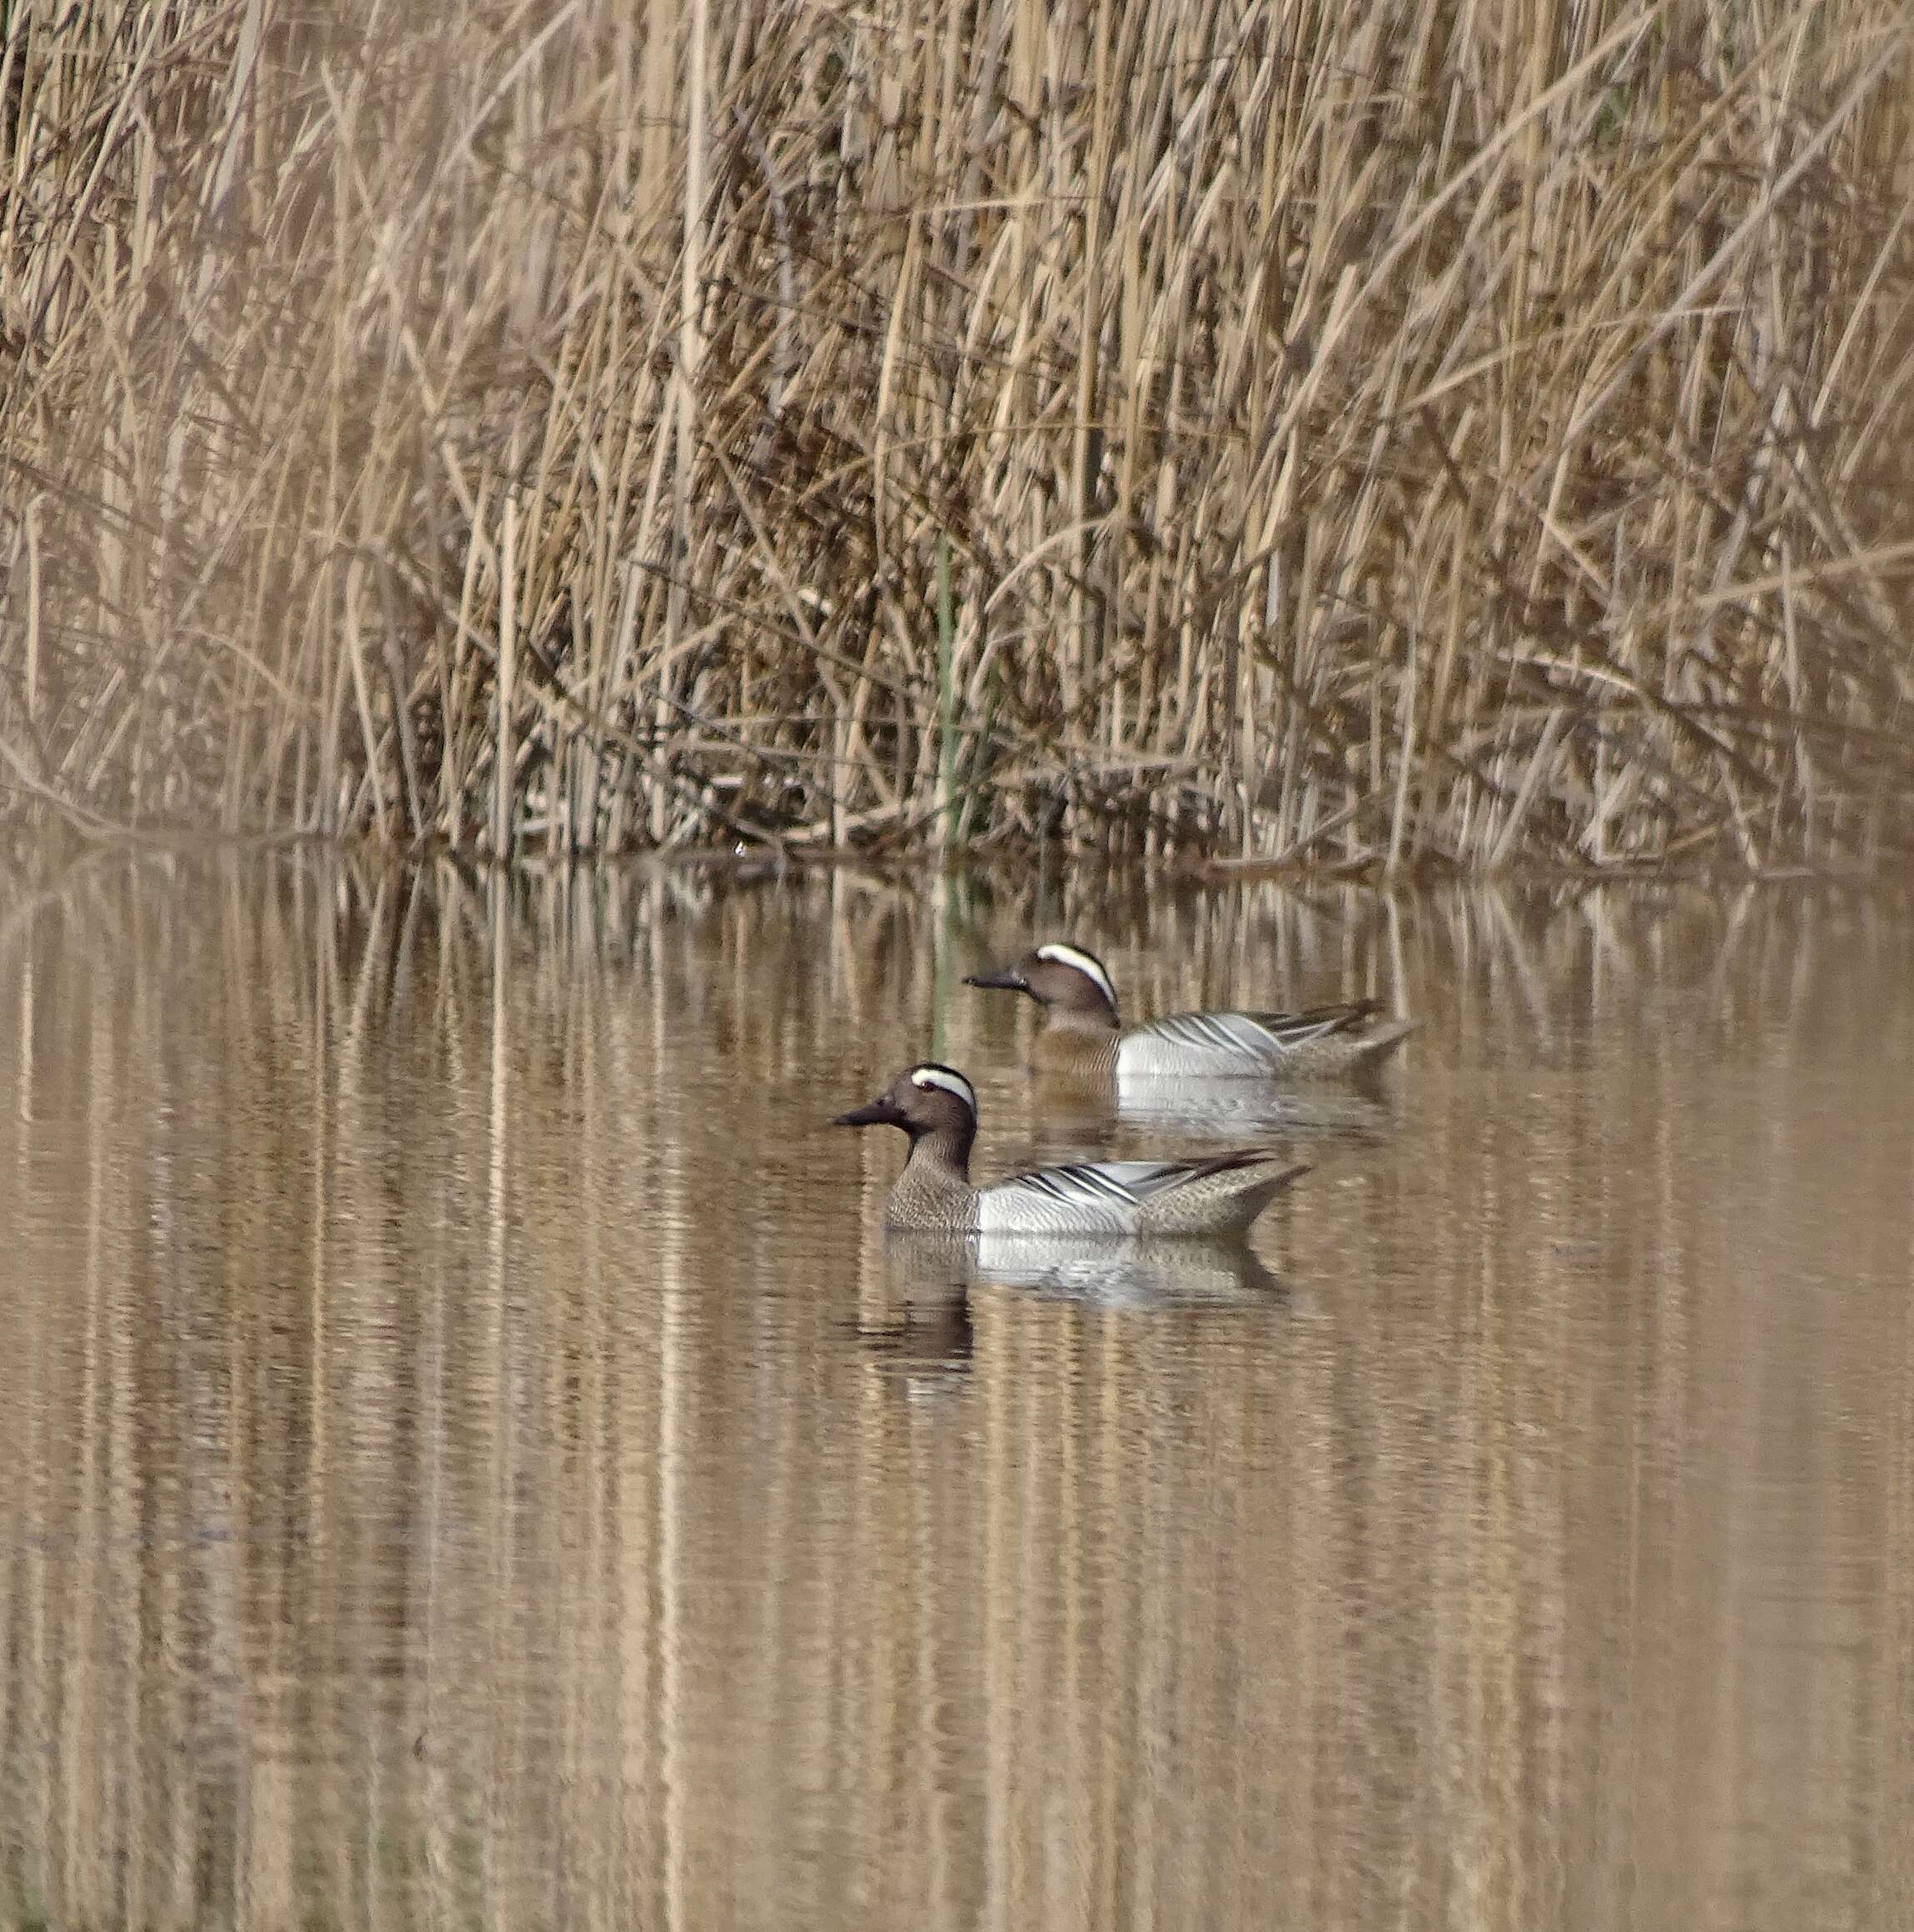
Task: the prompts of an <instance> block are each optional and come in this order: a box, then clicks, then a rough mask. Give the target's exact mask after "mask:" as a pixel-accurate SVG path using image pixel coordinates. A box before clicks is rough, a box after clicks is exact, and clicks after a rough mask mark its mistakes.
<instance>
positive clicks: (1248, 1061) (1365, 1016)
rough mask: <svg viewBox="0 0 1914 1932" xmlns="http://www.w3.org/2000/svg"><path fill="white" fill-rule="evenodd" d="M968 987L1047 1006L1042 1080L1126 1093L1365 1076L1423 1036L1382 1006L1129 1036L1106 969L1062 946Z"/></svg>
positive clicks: (1204, 1020) (1213, 1018)
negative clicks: (1209, 1083) (1170, 1086)
mask: <svg viewBox="0 0 1914 1932" xmlns="http://www.w3.org/2000/svg"><path fill="white" fill-rule="evenodd" d="M966 984H967V985H969V986H987V987H998V988H1002V989H1004V990H1006V991H1012V992H1019V993H1027V994H1029V995H1030V996H1031V997H1032V999H1034V1000H1035V1001H1037V1004H1038V1005H1039V1006H1042V1009H1043V1026H1042V1031H1040V1032H1039V1033H1038V1035H1037V1044H1036V1047H1035V1049H1034V1054H1033V1057H1034V1060H1035V1063H1036V1065H1037V1068H1038V1070H1040V1071H1042V1072H1047V1073H1056V1074H1062V1075H1068V1076H1071V1077H1073V1078H1077V1079H1087V1080H1110V1081H1114V1082H1116V1085H1117V1086H1118V1089H1119V1090H1120V1091H1121V1090H1126V1089H1127V1088H1129V1087H1131V1086H1132V1085H1141V1084H1145V1083H1149V1082H1153V1081H1158V1080H1232V1079H1240V1080H1280V1081H1296V1082H1301V1081H1307V1080H1338V1079H1348V1078H1353V1077H1358V1076H1360V1075H1363V1074H1364V1073H1365V1072H1368V1071H1369V1070H1372V1069H1374V1068H1375V1067H1376V1066H1378V1065H1380V1064H1381V1062H1382V1060H1384V1059H1385V1057H1386V1056H1387V1055H1389V1054H1390V1053H1391V1052H1393V1051H1394V1049H1395V1048H1396V1047H1397V1046H1398V1045H1400V1044H1401V1042H1402V1041H1403V1040H1405V1039H1406V1038H1407V1037H1408V1036H1409V1034H1411V1033H1413V1032H1414V1031H1415V1022H1414V1021H1412V1020H1398V1019H1392V1018H1390V1017H1389V1016H1385V1014H1384V1013H1383V1011H1382V1009H1381V1006H1380V1004H1379V1002H1377V1001H1374V1000H1353V1001H1343V1002H1340V1003H1337V1004H1335V1005H1331V1006H1311V1007H1308V1008H1306V1009H1305V1010H1304V1011H1300V1012H1295V1013H1273V1012H1271V1013H1253V1012H1241V1013H1230V1012H1225V1013H1171V1014H1168V1015H1166V1016H1165V1017H1163V1018H1162V1019H1160V1020H1151V1021H1146V1022H1145V1023H1144V1024H1143V1025H1142V1026H1133V1027H1131V1028H1130V1029H1128V1030H1127V1031H1126V1030H1125V1029H1124V1027H1123V1026H1122V1024H1121V1021H1120V1019H1119V1017H1118V1012H1117V1005H1116V985H1115V983H1114V982H1113V981H1111V977H1110V975H1109V973H1108V972H1107V971H1106V970H1105V969H1104V966H1103V964H1102V962H1101V961H1100V960H1098V959H1097V958H1096V956H1095V955H1094V954H1091V953H1087V952H1086V951H1083V950H1082V948H1081V947H1080V946H1066V945H1061V944H1055V943H1053V944H1050V945H1046V946H1038V947H1037V949H1036V951H1033V952H1031V953H1028V954H1027V955H1026V956H1024V957H1023V958H1022V959H1021V960H1019V961H1017V963H1016V964H1015V965H1014V966H1004V967H1002V968H1000V969H998V970H997V971H994V972H988V973H973V974H972V975H970V976H969V977H968V978H967V981H966Z"/></svg>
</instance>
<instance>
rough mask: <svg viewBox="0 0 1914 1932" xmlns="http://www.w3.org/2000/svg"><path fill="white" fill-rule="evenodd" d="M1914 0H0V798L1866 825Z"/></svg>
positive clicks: (1808, 836) (1832, 852) (1671, 841)
mask: <svg viewBox="0 0 1914 1932" xmlns="http://www.w3.org/2000/svg"><path fill="white" fill-rule="evenodd" d="M1911 34H1914V27H1911V26H1910V22H1909V21H1908V18H1907V15H1906V13H1905V11H1904V9H1902V7H1901V6H1900V5H1899V4H1898V0H1855V4H1853V5H1851V6H1850V7H1847V8H1846V9H1844V10H1843V12H1842V14H1841V16H1840V17H1839V19H1838V21H1835V20H1832V19H1831V17H1829V16H1828V15H1827V12H1825V10H1823V9H1820V8H1817V7H1813V6H1811V5H1807V4H1805V3H1804V0H1772V3H1769V0H1750V3H1749V4H1747V5H1745V6H1742V7H1736V8H1733V9H1728V10H1724V9H1722V8H1720V7H1710V6H1703V4H1701V0H1668V3H1663V4H1655V3H1650V0H1601V3H1599V4H1597V5H1595V6H1593V7H1587V8H1583V9H1581V10H1579V11H1578V12H1576V13H1573V14H1572V15H1563V14H1561V13H1559V12H1558V11H1557V10H1556V9H1554V8H1553V7H1547V6H1544V5H1542V4H1540V3H1539V0H1516V3H1515V4H1514V5H1513V6H1512V7H1505V8H1504V9H1501V10H1499V12H1496V13H1495V14H1494V15H1493V16H1490V15H1485V14H1484V13H1481V12H1479V11H1476V10H1467V11H1464V12H1462V13H1461V14H1456V13H1454V12H1453V11H1452V10H1449V9H1447V8H1444V7H1438V6H1436V5H1435V4H1434V0H1388V3H1387V4H1385V5H1384V6H1382V7H1377V8H1372V9H1370V10H1369V11H1368V12H1365V13H1363V14H1360V15H1355V14H1340V15H1339V14H1331V13H1330V12H1326V11H1323V10H1319V9H1316V8H1314V7H1309V6H1305V5H1301V4H1296V5H1290V6H1285V7H1276V8H1272V7H1262V6H1249V5H1245V4H1242V3H1241V0H1192V3H1191V4H1187V5H1181V6H1176V7H1168V6H1165V5H1162V4H1161V3H1160V0H1070V4H1068V5H1066V6H1062V7H1050V8H1037V7H1032V6H1031V5H1029V4H1027V0H1025V3H1020V0H986V3H984V4H980V5H979V6H978V7H976V8H975V9H973V10H972V11H970V12H964V13H958V14H952V15H947V16H946V17H942V19H941V20H937V21H932V19H931V18H930V17H927V16H921V15H920V14H919V13H918V12H916V11H915V10H914V9H913V8H912V7H908V6H904V5H901V4H898V5H889V6H883V7H879V8H878V9H877V11H876V12H871V11H869V10H868V9H867V10H864V11H863V12H855V13H853V12H847V11H844V10H843V9H840V8H838V7H803V8H779V9H775V10H768V9H761V8H758V7H753V6H750V5H747V4H743V3H742V0H689V3H688V4H687V6H686V7H684V8H683V9H677V8H666V7H659V8H654V9H653V10H651V12H649V13H648V14H646V15H644V16H643V17H642V18H641V19H640V20H639V22H638V23H637V24H635V25H634V20H633V17H632V16H631V15H630V14H629V11H628V10H626V9H624V8H622V7H616V6H614V5H612V4H611V0H569V3H568V4H550V3H541V4H539V5H535V6H533V7H529V8H525V9H520V10H518V11H516V12H511V13H510V14H509V15H507V16H505V17H495V16H493V15H491V14H489V13H485V12H481V11H480V10H479V9H477V8H475V7H470V6H469V5H466V4H462V3H460V0H444V3H443V4H441V5H440V6H438V7H426V8H419V9H408V10H400V11H397V12H395V11H392V10H376V9H374V10H366V9H362V8H360V7H353V6H349V5H348V6H340V7H335V8H333V9H331V11H329V12H324V13H315V12H312V11H311V10H310V9H306V10H301V11H297V12H296V11H294V10H293V9H291V8H289V7H286V6H285V5H284V4H283V0H243V3H239V4H228V3H224V0H192V3H190V4H188V5H186V6H185V7H178V8H174V9H170V10H157V11H155V10H149V9H143V8H126V9H118V10H116V9H114V8H111V7H99V8H96V9H92V10H82V12H81V13H80V14H78V15H68V14H64V13H62V11H61V9H60V8H58V7H57V6H55V5H54V4H53V3H52V0H19V3H17V4H16V5H14V6H13V7H10V8H9V9H8V11H7V16H6V27H5V42H4V47H3V49H0V154H3V156H4V166H5V169H6V175H5V183H6V186H5V191H4V203H3V206H0V330H3V331H4V337H3V340H4V344H5V354H6V368H5V374H4V395H3V399H0V462H3V464H4V469H3V474H4V479H5V481H4V484H3V486H0V489H3V494H0V557H3V558H4V559H5V560H6V568H7V595H6V599H5V604H4V608H3V610H0V627H3V628H0V748H3V750H4V753H5V758H4V763H5V767H6V768H5V772H4V773H0V786H3V787H5V790H4V792H3V793H0V796H3V797H5V799H6V801H7V804H6V806H5V807H0V809H5V810H7V811H8V812H9V813H10V814H11V815H14V816H18V817H26V818H28V819H31V818H33V817H41V816H46V815H48V814H55V815H59V816H63V817H66V818H67V819H68V820H70V821H72V822H77V823H80V824H83V825H86V826H88V827H93V828H99V827H108V826H112V825H122V826H129V827H140V826H152V825H155V824H161V823H164V824H180V825H191V824H196V823H207V824H214V825H218V826H221V827H225V828H226V829H227V830H229V831H237V830H254V831H266V832H275V831H277V832H291V831H302V832H303V831H315V830H316V831H324V832H333V833H341V834H366V833H370V834H373V835H375V836H380V837H385V838H389V839H395V840H397V839H405V840H410V841H415V840H418V839H420V838H424V837H430V838H436V839H442V840H445V841H448V842H451V843H453V844H454V845H459V846H467V845H471V846H475V845H478V844H480V843H481V842H482V843H485V844H487V845H489V846H490V847H492V848H493V849H494V850H495V851H500V852H505V851H509V850H510V849H512V847H514V846H515V844H517V843H520V842H524V841H528V840H529V841H531V842H534V844H535V845H536V846H538V847H542V849H544V851H545V852H548V853H549V854H553V855H558V854H562V853H565V852H579V851H595V850H608V849H613V850H614V849H618V848H620V847H625V846H629V845H631V844H634V843H635V844H653V845H664V846H669V845H677V844H684V843H696V842H703V841H708V840H711V839H713V838H722V839H723V840H725V841H727V842H736V841H743V842H773V843H776V844H780V845H783V846H787V847H805V846H809V847H826V846H842V845H843V844H845V843H847V842H858V843H879V844H886V843H887V844H893V845H895V844H902V845H909V846H921V847H924V848H925V849H929V848H931V847H932V846H933V845H934V844H935V843H936V842H937V840H938V839H939V838H940V837H945V836H947V835H948V834H950V833H951V832H952V830H953V828H955V827H961V834H960V835H961V836H962V837H964V838H966V839H967V841H968V842H972V843H973V844H974V843H981V844H983V845H986V846H989V845H1002V844H1016V843H1019V842H1026V841H1028V840H1031V839H1033V838H1038V837H1046V836H1049V835H1051V834H1053V833H1059V832H1061V834H1062V835H1063V836H1064V837H1066V838H1068V839H1069V840H1070V841H1071V842H1073V843H1075V844H1076V845H1077V846H1079V847H1099V848H1101V849H1103V850H1106V851H1108V852H1112V853H1123V852H1135V853H1144V854H1148V855H1150V856H1169V855H1175V854H1177V853H1186V854H1205V853H1209V854H1219V853H1229V854H1232V855H1234V856H1235V857H1236V858H1237V859H1239V860H1243V861H1248V862H1264V861H1268V862H1295V863H1311V864H1318V865H1324V864H1328V865H1333V866H1335V867H1379V868H1382V869H1386V870H1389V871H1397V870H1400V869H1404V868H1407V867H1414V866H1419V865H1424V864H1429V863H1437V864H1444V865H1452V866H1455V867H1464V868H1486V867H1502V866H1509V865H1514V864H1518V863H1538V862H1539V863H1556V864H1568V865H1572V866H1576V867H1598V868H1600V867H1628V868H1635V867H1641V866H1643V865H1644V864H1652V863H1653V862H1656V861H1658V860H1660V859H1663V858H1666V857H1681V858H1682V859H1683V860H1684V861H1685V862H1693V860H1694V859H1696V858H1697V857H1704V858H1705V857H1713V858H1715V859H1718V860H1722V861H1726V862H1732V863H1735V864H1738V865H1742V866H1747V867H1752V868H1755V869H1757V870H1758V869H1765V868H1772V867H1791V866H1797V865H1802V864H1807V865H1827V864H1842V865H1845V864H1852V863H1856V862H1869V861H1874V860H1878V859H1881V858H1883V857H1889V856H1892V855H1895V854H1905V853H1907V852H1909V851H1910V850H1914V738H1911V736H1910V734H1909V733H1907V730H1906V728H1905V715H1906V706H1907V701H1908V699H1909V698H1910V697H1911V696H1914V653H1911V651H1910V647H1909V645H1908V643H1907V638H1908V635H1909V616H1910V611H1909V600H1908V595H1907V583H1908V579H1909V575H1910V572H1911V570H1914V526H1911V524H1910V521H1909V517H1908V513H1907V508H1906V504H1907V480H1908V479H1907V473H1906V472H1907V464H1906V457H1905V451H1906V449H1907V446H1908V445H1909V432H1910V430H1911V429H1914V380H1911V379H1914V301H1911V297H1914V236H1911V231H1910V224H1909V222H1908V220H1907V208H1908V206H1909V204H1910V194H1911V191H1914V149H1911V145H1910V138H1909V137H1910V128H1911V122H1914V117H1911V115H1910V112H1909V108H1908V106H1907V102H1908V99H1909V93H1908V83H1909V82H1910V80H1914V71H1911V70H1914V62H1911V61H1910V47H1911ZM945 546H947V554H948V556H949V558H950V560H951V571H952V593H953V598H954V611H953V622H952V626H951V628H950V631H949V633H948V638H947V647H948V648H947V650H946V651H943V652H940V649H939V645H938V629H937V559H938V557H939V554H940V552H942V550H943V549H944V547H945ZM940 677H942V678H947V680H948V684H949V688H950V697H951V701H952V704H953V706H954V709H953V711H952V730H951V731H950V732H948V733H945V732H942V731H941V730H940V709H941V706H942V703H943V701H944V694H943V693H942V690H941V689H940ZM940 787H942V792H940ZM940 796H942V797H945V799H946V802H947V804H948V806H949V808H950V809H949V811H948V812H939V811H938V809H937V805H938V801H939V798H940ZM953 814H954V816H952V815H953Z"/></svg>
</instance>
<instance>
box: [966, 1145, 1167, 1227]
mask: <svg viewBox="0 0 1914 1932" xmlns="http://www.w3.org/2000/svg"><path fill="white" fill-rule="evenodd" d="M1187 1172H1188V1164H1187V1163H1184V1162H1177V1161H1166V1160H1099V1161H1086V1162H1084V1163H1082V1164H1081V1165H1074V1166H1069V1167H1042V1168H1038V1169H1037V1170H1036V1171H1035V1172H1033V1173H1030V1174H1019V1175H1012V1177H1011V1179H1009V1180H1003V1181H999V1182H998V1183H997V1185H995V1186H994V1187H987V1188H986V1189H983V1191H982V1194H981V1196H980V1197H979V1199H978V1209H979V1219H978V1225H979V1227H980V1228H982V1229H984V1230H985V1231H987V1232H1000V1233H1008V1232H1012V1231H1015V1230H1018V1229H1023V1230H1027V1231H1030V1232H1032V1233H1039V1232H1043V1231H1046V1230H1052V1229H1054V1230H1059V1231H1061V1230H1064V1229H1081V1230H1090V1229H1105V1230H1107V1231H1109V1232H1111V1233H1112V1234H1122V1233H1127V1232H1129V1231H1131V1230H1132V1229H1135V1227H1136V1216H1137V1210H1138V1209H1140V1208H1141V1206H1142V1204H1143V1203H1144V1202H1145V1201H1146V1200H1147V1199H1149V1198H1150V1197H1151V1195H1152V1194H1158V1193H1161V1190H1162V1189H1164V1188H1166V1187H1169V1186H1174V1185H1175V1184H1176V1181H1177V1180H1179V1179H1180V1178H1181V1176H1182V1175H1185V1174H1186V1173H1187Z"/></svg>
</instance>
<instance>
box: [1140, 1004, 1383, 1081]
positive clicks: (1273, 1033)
mask: <svg viewBox="0 0 1914 1932" xmlns="http://www.w3.org/2000/svg"><path fill="white" fill-rule="evenodd" d="M1349 1024H1350V1014H1349V1012H1348V1011H1346V1010H1343V1009H1335V1010H1330V1011H1325V1012H1319V1013H1169V1014H1166V1015H1165V1016H1163V1018H1161V1020H1151V1021H1148V1022H1146V1024H1145V1025H1143V1026H1139V1027H1137V1028H1136V1031H1134V1032H1132V1033H1131V1034H1128V1035H1126V1036H1125V1039H1124V1041H1123V1045H1122V1049H1121V1060H1120V1062H1119V1065H1120V1066H1121V1069H1122V1070H1123V1071H1125V1072H1130V1073H1139V1074H1150V1073H1177V1072H1186V1073H1198V1072H1201V1071H1203V1070H1205V1069H1206V1068H1216V1069H1217V1070H1223V1069H1225V1068H1228V1067H1232V1066H1234V1067H1240V1066H1242V1065H1245V1063H1246V1062H1247V1063H1251V1064H1261V1065H1268V1066H1280V1065H1281V1064H1282V1062H1283V1060H1284V1059H1285V1057H1286V1056H1287V1055H1290V1054H1291V1053H1294V1052H1295V1050H1296V1049H1297V1048H1298V1047H1300V1046H1306V1045H1309V1044H1310V1042H1311V1041H1312V1040H1326V1039H1327V1038H1328V1037H1329V1036H1330V1035H1331V1034H1332V1033H1337V1032H1340V1031H1343V1030H1344V1029H1345V1028H1346V1027H1347V1026H1349Z"/></svg>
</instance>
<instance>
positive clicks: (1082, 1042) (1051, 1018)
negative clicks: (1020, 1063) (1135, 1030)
mask: <svg viewBox="0 0 1914 1932" xmlns="http://www.w3.org/2000/svg"><path fill="white" fill-rule="evenodd" d="M1118 1036H1119V1033H1118V1028H1117V1025H1116V1015H1115V1014H1114V1013H1112V1012H1111V1011H1110V1010H1109V1009H1108V1008H1107V1007H1101V1008H1096V1009H1093V1010H1086V1009H1085V1008H1082V1007H1075V1008H1071V1007H1064V1006H1051V1007H1050V1008H1048V1009H1047V1010H1046V1012H1045V1014H1044V1016H1043V1029H1042V1031H1041V1032H1040V1033H1039V1034H1038V1035H1037V1042H1036V1052H1035V1055H1034V1057H1035V1060H1036V1062H1037V1065H1038V1066H1039V1067H1042V1068H1043V1069H1045V1070H1048V1071H1051V1072H1056V1073H1079V1074H1086V1073H1103V1072H1106V1071H1107V1070H1109V1069H1110V1068H1111V1067H1113V1066H1115V1065H1116V1042H1117V1039H1118Z"/></svg>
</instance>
